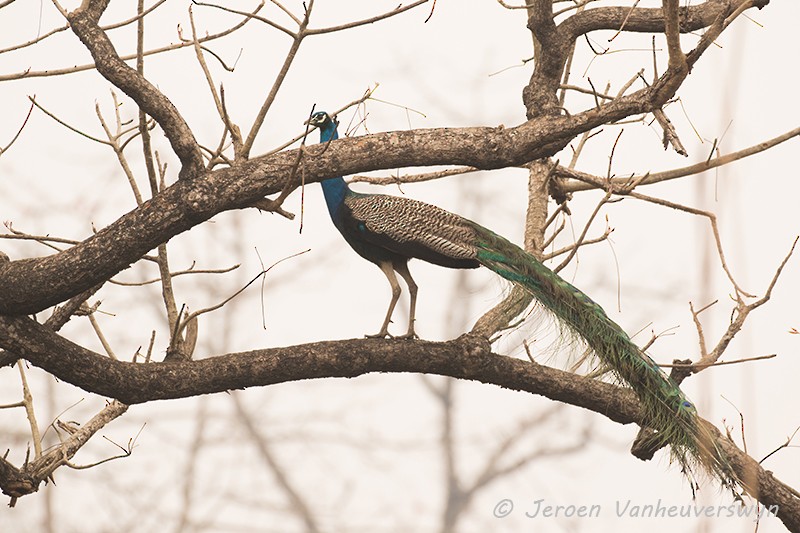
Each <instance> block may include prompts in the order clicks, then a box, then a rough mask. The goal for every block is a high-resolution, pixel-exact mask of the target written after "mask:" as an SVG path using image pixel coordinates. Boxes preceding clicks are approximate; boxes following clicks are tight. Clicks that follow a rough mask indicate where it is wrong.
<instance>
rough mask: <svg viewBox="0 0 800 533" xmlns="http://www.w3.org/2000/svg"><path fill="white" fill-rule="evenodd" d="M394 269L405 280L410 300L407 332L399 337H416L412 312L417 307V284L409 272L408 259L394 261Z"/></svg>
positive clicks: (413, 312)
mask: <svg viewBox="0 0 800 533" xmlns="http://www.w3.org/2000/svg"><path fill="white" fill-rule="evenodd" d="M394 269H395V270H396V271H397V273H398V274H400V276H402V278H403V279H404V280H405V282H406V285H408V292H409V294H410V295H411V302H410V304H409V307H410V310H409V313H408V332H406V334H405V335H401V336H400V338H402V339H417V338H419V337H417V334H416V333H414V321H415V320H416V319H415V318H414V314H415V312H416V308H417V284H416V283H414V278H412V277H411V272H409V270H408V261H396V262H395V263H394Z"/></svg>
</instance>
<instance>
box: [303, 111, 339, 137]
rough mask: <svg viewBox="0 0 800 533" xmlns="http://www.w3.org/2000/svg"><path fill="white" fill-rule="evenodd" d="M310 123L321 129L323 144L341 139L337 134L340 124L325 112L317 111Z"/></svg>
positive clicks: (320, 134) (309, 120)
mask: <svg viewBox="0 0 800 533" xmlns="http://www.w3.org/2000/svg"><path fill="white" fill-rule="evenodd" d="M308 123H309V124H310V125H312V126H317V127H318V128H319V136H320V141H321V142H327V141H330V140H331V139H336V138H338V137H339V136H338V135H337V133H336V126H337V125H338V122H336V119H335V118H332V117H331V116H330V115H329V114H328V113H326V112H325V111H317V112H316V113H314V114H313V115H311V118H309V119H308Z"/></svg>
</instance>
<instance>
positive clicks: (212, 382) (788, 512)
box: [0, 316, 800, 531]
mask: <svg viewBox="0 0 800 533" xmlns="http://www.w3.org/2000/svg"><path fill="white" fill-rule="evenodd" d="M0 346H2V347H4V348H6V349H8V350H12V351H14V352H15V353H18V354H20V355H21V356H22V357H24V358H25V359H26V360H28V361H30V362H31V363H32V364H34V365H36V366H38V367H41V368H42V369H44V370H46V371H47V372H49V373H51V374H53V375H54V376H56V377H57V378H59V379H62V380H64V381H67V382H69V383H72V384H73V385H76V386H79V387H82V388H84V389H85V390H88V391H90V392H94V393H97V394H101V395H104V396H112V397H115V398H117V399H118V400H120V401H122V402H125V403H130V404H134V403H142V402H147V401H152V400H158V399H170V398H182V397H189V396H197V395H200V394H208V393H214V392H222V391H226V390H231V389H241V388H246V387H255V386H263V385H272V384H276V383H284V382H288V381H298V380H304V379H314V378H325V377H348V378H352V377H356V376H360V375H363V374H367V373H372V372H419V373H426V374H439V375H444V376H450V377H454V378H458V379H465V380H475V381H480V382H482V383H487V384H494V385H497V386H500V387H503V388H507V389H511V390H517V391H524V392H529V393H532V394H539V395H543V396H546V397H548V398H550V399H553V400H556V401H560V402H564V403H569V404H572V405H575V406H578V407H583V408H585V409H589V410H591V411H594V412H596V413H599V414H602V415H603V416H606V417H608V418H609V419H611V420H613V421H615V422H617V423H620V424H629V423H637V424H639V423H641V422H642V411H641V410H640V409H639V404H638V401H637V400H636V397H635V396H634V394H633V392H631V391H630V390H627V389H624V388H622V387H618V386H615V385H611V384H609V383H603V382H601V381H597V380H594V379H590V378H587V377H583V376H578V375H575V374H572V373H569V372H564V371H561V370H557V369H554V368H550V367H547V366H542V365H538V364H536V363H531V362H527V361H523V360H521V359H514V358H511V357H505V356H501V355H497V354H494V353H492V351H491V347H490V345H489V343H488V342H487V341H486V340H485V339H484V338H482V337H479V336H476V335H463V336H461V337H459V338H458V339H455V340H452V341H449V342H427V341H408V340H387V339H357V340H343V341H329V342H318V343H313V344H304V345H299V346H291V347H285V348H271V349H264V350H254V351H251V352H243V353H237V354H229V355H223V356H218V357H212V358H208V359H201V360H198V361H181V362H175V363H149V364H136V363H126V362H122V361H115V360H112V359H109V358H107V357H102V356H100V355H99V354H96V353H94V352H91V351H89V350H87V349H85V348H83V347H81V346H78V345H76V344H74V343H72V342H70V341H69V340H67V339H65V338H63V337H61V336H59V335H57V334H56V333H53V332H52V331H50V330H48V329H47V328H45V327H44V326H42V325H41V324H38V323H36V322H34V321H33V320H31V319H29V318H27V317H4V316H0ZM701 423H703V424H707V425H708V428H709V431H710V432H711V433H712V434H713V435H714V437H715V439H716V441H717V444H718V445H719V446H720V447H721V448H722V449H723V450H724V451H725V453H726V454H727V457H728V460H729V462H730V465H731V467H732V468H733V470H734V472H736V475H737V478H738V479H739V480H740V481H741V483H742V485H743V487H744V488H745V489H746V490H747V491H748V493H749V494H751V495H752V496H753V497H754V498H757V499H758V500H759V501H760V502H762V503H763V504H765V505H770V506H771V505H777V506H778V516H779V518H780V519H781V520H783V522H784V524H786V526H787V527H788V528H789V529H790V530H792V531H797V530H800V499H798V498H797V497H796V496H795V495H794V492H793V491H792V490H791V489H790V488H789V487H787V486H786V485H784V484H783V483H782V482H780V481H779V480H777V479H776V478H774V477H773V476H772V474H771V473H770V472H767V471H765V470H764V469H763V468H762V467H761V466H760V465H759V464H758V463H757V462H756V461H755V460H753V459H752V458H751V457H749V456H747V455H746V454H745V453H744V452H742V451H741V450H739V448H738V447H736V446H735V445H734V444H733V443H732V442H731V441H729V440H728V439H726V438H724V437H723V436H722V435H721V434H720V433H719V431H717V430H716V428H714V427H713V426H711V425H710V424H708V423H707V422H705V421H702V420H701ZM0 467H2V465H0ZM2 474H3V469H2V468H0V475H2Z"/></svg>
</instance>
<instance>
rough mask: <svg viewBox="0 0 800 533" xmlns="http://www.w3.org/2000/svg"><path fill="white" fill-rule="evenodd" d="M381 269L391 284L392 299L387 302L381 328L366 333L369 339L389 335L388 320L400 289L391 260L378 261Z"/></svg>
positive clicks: (398, 296) (389, 320)
mask: <svg viewBox="0 0 800 533" xmlns="http://www.w3.org/2000/svg"><path fill="white" fill-rule="evenodd" d="M378 266H379V267H380V269H381V271H382V272H383V273H384V274H385V275H386V279H388V280H389V285H391V286H392V301H391V302H389V309H388V311H386V319H385V320H384V321H383V326H381V330H380V331H379V332H378V333H376V334H375V335H366V337H367V338H370V339H381V338H384V337H391V335H389V322H391V321H392V313H393V312H394V306H396V305H397V300H399V299H400V292H401V291H402V289H401V288H400V284H399V283H398V282H397V276H395V275H394V268H393V267H392V262H391V261H381V262H380V263H378Z"/></svg>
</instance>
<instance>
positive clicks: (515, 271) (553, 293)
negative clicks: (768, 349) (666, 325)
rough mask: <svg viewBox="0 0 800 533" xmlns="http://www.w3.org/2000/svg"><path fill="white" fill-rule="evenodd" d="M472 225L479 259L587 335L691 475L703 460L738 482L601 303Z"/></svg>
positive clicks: (677, 393) (669, 385)
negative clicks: (630, 390) (632, 393)
mask: <svg viewBox="0 0 800 533" xmlns="http://www.w3.org/2000/svg"><path fill="white" fill-rule="evenodd" d="M473 224H474V223H470V225H473ZM473 229H474V230H475V232H476V234H477V238H478V242H477V243H476V244H477V247H478V252H477V260H478V261H479V262H480V263H481V264H482V265H483V266H485V267H487V268H489V269H491V270H492V271H494V272H496V273H497V274H499V275H500V276H502V277H504V278H506V279H507V280H509V281H511V282H513V283H515V284H518V285H521V286H522V287H524V288H525V289H527V290H528V291H530V292H531V294H532V295H533V296H534V297H535V298H536V300H538V301H539V303H541V304H542V305H543V306H544V307H546V308H547V309H548V310H549V311H550V312H552V313H553V315H555V316H556V317H557V318H558V319H559V322H560V323H562V324H565V325H566V326H568V327H569V329H571V330H572V331H574V332H575V333H577V334H578V335H579V336H580V337H581V338H583V340H584V341H585V342H586V343H587V344H588V345H589V347H590V348H591V350H592V351H593V352H594V354H596V356H597V357H598V358H599V359H600V361H601V362H602V364H603V366H604V367H607V368H608V370H609V371H610V372H611V373H612V374H613V375H614V376H615V377H616V378H617V379H619V380H620V381H622V382H624V383H627V384H628V385H629V386H630V387H631V388H632V389H633V391H634V392H635V393H636V395H637V396H638V397H639V400H640V401H641V403H642V407H643V409H644V412H645V417H646V420H647V425H648V426H649V427H650V428H652V429H654V430H655V431H656V432H657V433H656V436H655V439H657V442H658V444H663V445H667V444H668V445H669V446H670V448H671V450H672V457H673V459H674V460H675V461H677V462H678V463H679V464H680V465H681V467H682V469H683V471H684V472H685V473H686V474H687V475H691V472H692V471H693V467H694V466H695V465H700V466H701V468H702V469H703V470H705V471H706V472H708V473H709V474H711V475H713V476H715V477H717V478H719V479H720V480H721V481H722V483H723V484H724V485H726V486H732V485H733V484H734V477H733V474H732V472H731V469H730V468H729V467H728V466H727V462H726V461H725V459H724V457H723V455H722V453H721V451H720V450H719V449H718V448H717V447H716V446H715V445H714V444H713V442H714V441H713V438H712V437H711V434H710V432H709V431H708V430H707V429H706V428H705V427H703V424H702V423H701V422H700V420H699V419H698V416H697V412H696V410H695V408H694V406H693V405H692V404H691V402H689V401H688V400H687V398H686V396H684V394H683V392H681V390H680V389H679V388H678V386H677V385H676V384H675V382H674V381H673V380H672V379H671V378H670V377H668V376H667V375H666V374H664V372H662V371H661V369H660V368H659V367H658V366H657V365H656V364H655V362H654V361H653V360H652V359H650V357H648V356H647V354H645V353H644V352H642V351H641V350H640V349H639V348H638V347H637V346H636V345H635V344H634V343H633V341H631V340H630V338H629V337H628V335H627V334H626V333H625V332H624V331H623V330H622V328H620V327H619V326H618V325H617V324H616V323H615V322H614V321H613V320H611V319H610V318H608V316H607V315H606V313H605V311H604V310H603V308H602V307H600V306H599V305H598V304H597V303H595V302H594V301H593V300H592V299H591V298H589V297H588V296H587V295H585V294H584V293H582V292H581V291H579V290H578V289H576V288H575V287H573V286H572V285H571V284H570V283H568V282H567V281H564V280H563V279H562V278H561V277H559V276H558V275H557V274H556V273H554V272H553V271H552V270H550V269H549V268H547V267H546V266H544V265H543V264H542V263H540V262H539V261H538V260H537V259H536V258H534V257H533V256H532V255H530V254H528V253H526V252H525V251H524V250H522V249H521V248H519V247H518V246H516V245H515V244H512V243H511V242H509V241H507V240H506V239H504V238H503V237H501V236H499V235H497V234H495V233H493V232H491V231H490V230H488V229H486V228H484V227H482V226H480V225H478V224H474V228H473Z"/></svg>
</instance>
